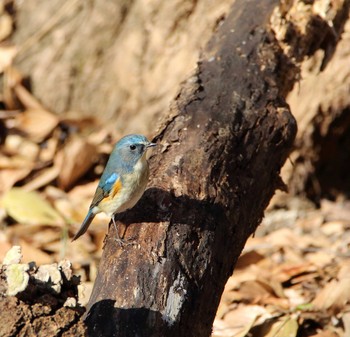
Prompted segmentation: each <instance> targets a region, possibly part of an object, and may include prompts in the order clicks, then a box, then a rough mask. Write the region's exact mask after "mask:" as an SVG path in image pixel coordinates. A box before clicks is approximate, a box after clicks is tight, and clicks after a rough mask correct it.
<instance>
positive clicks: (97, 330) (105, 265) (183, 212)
mask: <svg viewBox="0 0 350 337" xmlns="http://www.w3.org/2000/svg"><path fill="white" fill-rule="evenodd" d="M276 5H277V2H276V1H269V2H267V1H265V2H256V1H236V2H235V3H234V6H233V7H232V10H231V13H230V14H229V16H228V17H227V18H226V20H225V21H224V22H223V23H222V25H220V27H219V28H218V31H217V33H216V34H215V35H214V37H213V38H212V39H211V40H210V42H209V43H208V45H207V46H206V48H205V50H204V51H203V53H202V55H201V58H200V61H199V63H198V68H197V70H196V72H195V74H194V75H193V76H192V77H191V78H189V79H188V80H187V82H186V83H185V84H184V86H183V88H182V90H181V92H180V93H179V95H178V97H177V98H176V100H175V103H174V104H173V106H172V109H171V117H170V118H169V119H168V121H166V122H165V123H164V126H163V128H162V129H161V131H160V132H159V133H158V136H157V137H156V138H157V140H158V143H159V146H158V149H157V150H156V154H155V156H153V157H152V158H151V161H150V163H151V167H152V182H151V184H150V185H151V187H150V188H149V189H148V191H147V192H146V193H145V195H144V197H143V198H142V200H141V201H140V202H139V204H138V205H137V206H136V208H134V209H133V210H132V211H130V212H128V213H126V214H124V215H123V216H122V218H121V219H119V220H120V225H121V226H122V224H124V225H126V226H127V228H126V235H125V239H126V240H128V239H131V238H132V237H135V238H136V239H135V243H134V244H130V245H124V246H122V247H121V246H119V245H118V244H116V242H115V240H114V237H115V233H114V232H113V229H112V228H111V231H110V233H109V236H108V239H107V242H106V246H105V248H104V253H103V257H102V260H101V263H100V267H99V274H98V277H97V279H96V282H95V287H94V290H93V293H92V296H91V299H90V303H89V305H88V308H87V310H88V314H87V319H86V322H87V325H88V330H89V333H90V335H115V336H137V335H144V336H209V335H210V333H211V327H212V322H213V319H214V315H215V312H216V308H217V305H218V303H219V300H220V296H221V293H222V290H223V287H224V285H225V282H226V280H227V278H228V277H229V275H231V273H232V270H233V268H234V265H235V262H236V260H237V258H238V256H239V254H240V252H241V250H242V248H243V246H244V243H245V241H246V239H247V238H248V236H249V235H251V234H252V233H253V232H254V231H255V229H256V227H257V225H258V224H259V222H260V221H261V219H262V217H263V212H264V209H265V207H266V206H267V204H268V202H269V200H270V198H271V196H272V195H273V193H274V191H275V189H276V188H282V187H283V184H282V183H281V180H280V177H279V170H280V168H281V166H282V165H283V163H284V161H285V159H286V157H287V155H288V153H289V150H290V148H291V145H292V143H293V139H294V136H295V133H296V125H295V121H294V118H293V117H292V115H291V114H290V112H289V109H288V107H287V106H286V104H285V103H284V101H283V95H284V93H286V92H287V91H288V89H289V88H291V86H292V84H293V79H294V78H295V74H297V72H298V71H297V68H296V67H295V66H294V65H293V64H292V62H289V61H288V59H287V58H285V57H284V55H283V52H282V50H281V48H280V46H279V44H278V41H277V40H276V39H275V38H274V35H273V33H272V31H271V29H270V27H269V20H270V19H271V15H272V13H273V10H274V8H275V6H276ZM257 13H259V15H257ZM257 177H258V179H257Z"/></svg>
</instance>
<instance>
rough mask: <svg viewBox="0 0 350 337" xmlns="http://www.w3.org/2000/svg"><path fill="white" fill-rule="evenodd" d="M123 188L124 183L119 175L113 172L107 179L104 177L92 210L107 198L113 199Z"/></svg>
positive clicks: (92, 203) (93, 201)
mask: <svg viewBox="0 0 350 337" xmlns="http://www.w3.org/2000/svg"><path fill="white" fill-rule="evenodd" d="M121 187H122V182H121V179H120V176H119V175H118V174H117V173H115V172H113V173H112V174H109V175H108V176H106V177H104V176H103V175H102V177H101V180H100V183H99V184H98V186H97V189H96V192H95V195H94V198H93V199H92V202H91V206H90V209H92V208H94V207H95V206H98V205H99V203H100V202H101V201H102V200H103V199H105V198H110V199H112V198H113V197H114V196H115V195H116V194H117V193H118V191H119V190H120V188H121Z"/></svg>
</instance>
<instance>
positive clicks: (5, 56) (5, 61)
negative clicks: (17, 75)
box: [0, 46, 17, 73]
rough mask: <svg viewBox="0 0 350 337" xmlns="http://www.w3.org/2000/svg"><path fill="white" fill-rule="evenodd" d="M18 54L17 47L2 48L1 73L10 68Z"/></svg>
mask: <svg viewBox="0 0 350 337" xmlns="http://www.w3.org/2000/svg"><path fill="white" fill-rule="evenodd" d="M16 54H17V48H16V47H15V46H6V47H5V46H0V73H3V72H4V70H5V69H6V68H7V67H9V66H10V65H11V64H12V62H13V60H14V58H15V56H16Z"/></svg>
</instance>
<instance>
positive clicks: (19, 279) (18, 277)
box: [5, 263, 29, 296]
mask: <svg viewBox="0 0 350 337" xmlns="http://www.w3.org/2000/svg"><path fill="white" fill-rule="evenodd" d="M28 270H29V265H28V264H20V263H13V264H11V265H9V266H7V267H6V271H5V275H6V281H7V294H8V295H9V296H15V295H17V294H18V293H20V292H21V291H23V290H24V289H26V287H27V285H28V282H29V274H28V273H27V271H28Z"/></svg>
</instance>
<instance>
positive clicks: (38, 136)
mask: <svg viewBox="0 0 350 337" xmlns="http://www.w3.org/2000/svg"><path fill="white" fill-rule="evenodd" d="M58 122H59V119H58V117H57V116H55V115H54V114H52V113H51V112H49V111H47V110H44V109H38V108H36V109H35V108H31V109H27V110H25V111H24V112H23V113H22V114H20V115H18V116H17V117H16V128H17V129H19V130H21V131H22V132H24V133H25V134H26V135H28V137H29V138H30V139H31V140H32V141H34V142H37V143H40V142H42V141H43V140H44V139H46V138H47V137H48V136H49V135H50V133H51V132H52V131H53V130H54V128H55V127H56V126H57V125H58Z"/></svg>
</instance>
